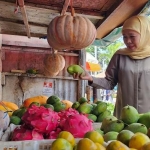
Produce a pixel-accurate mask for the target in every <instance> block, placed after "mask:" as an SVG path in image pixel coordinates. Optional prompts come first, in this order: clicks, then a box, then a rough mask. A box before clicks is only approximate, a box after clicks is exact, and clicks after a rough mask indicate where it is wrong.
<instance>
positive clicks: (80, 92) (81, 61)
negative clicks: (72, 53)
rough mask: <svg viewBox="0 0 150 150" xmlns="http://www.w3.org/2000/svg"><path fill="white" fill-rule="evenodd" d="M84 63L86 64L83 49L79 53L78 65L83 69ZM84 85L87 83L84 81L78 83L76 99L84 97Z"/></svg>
mask: <svg viewBox="0 0 150 150" xmlns="http://www.w3.org/2000/svg"><path fill="white" fill-rule="evenodd" d="M85 63H86V51H85V50H84V49H83V50H80V51H79V65H82V66H83V67H85ZM86 83H87V81H84V80H79V81H78V93H77V98H78V99H79V98H80V97H84V96H85V92H86Z"/></svg>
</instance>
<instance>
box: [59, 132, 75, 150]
mask: <svg viewBox="0 0 150 150" xmlns="http://www.w3.org/2000/svg"><path fill="white" fill-rule="evenodd" d="M57 138H63V139H65V140H67V141H68V142H69V143H70V144H71V145H72V147H74V146H75V138H74V136H73V135H72V134H71V133H70V132H68V131H61V132H60V133H59V134H58V137H57Z"/></svg>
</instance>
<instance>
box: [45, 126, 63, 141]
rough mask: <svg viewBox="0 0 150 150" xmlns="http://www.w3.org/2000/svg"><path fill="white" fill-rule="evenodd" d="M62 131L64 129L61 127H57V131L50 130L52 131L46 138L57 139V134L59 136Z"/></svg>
mask: <svg viewBox="0 0 150 150" xmlns="http://www.w3.org/2000/svg"><path fill="white" fill-rule="evenodd" d="M61 131H62V130H61V128H57V129H56V130H55V131H52V132H50V133H49V134H48V135H47V137H46V139H56V138H57V136H58V134H59V133H60V132H61Z"/></svg>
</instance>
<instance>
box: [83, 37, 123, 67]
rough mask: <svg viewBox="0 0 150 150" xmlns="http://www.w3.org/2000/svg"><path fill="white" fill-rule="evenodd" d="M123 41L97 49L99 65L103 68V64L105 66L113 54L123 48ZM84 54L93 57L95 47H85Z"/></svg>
mask: <svg viewBox="0 0 150 150" xmlns="http://www.w3.org/2000/svg"><path fill="white" fill-rule="evenodd" d="M123 45H124V44H123V41H122V40H120V39H119V40H117V41H115V42H114V43H112V44H110V45H108V46H106V47H105V48H103V49H102V48H101V47H97V53H98V55H97V60H98V61H99V63H100V64H101V65H102V66H103V65H104V64H105V65H106V66H107V65H108V63H109V61H110V59H111V58H112V56H113V54H114V53H115V52H116V51H117V50H118V49H119V48H121V47H122V46H123ZM85 50H86V52H89V53H91V54H92V55H93V56H95V46H94V45H90V46H89V47H87V48H86V49H85Z"/></svg>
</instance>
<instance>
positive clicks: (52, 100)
mask: <svg viewBox="0 0 150 150" xmlns="http://www.w3.org/2000/svg"><path fill="white" fill-rule="evenodd" d="M57 102H60V98H59V97H58V96H55V95H52V96H50V97H49V98H48V99H47V102H46V103H47V104H51V105H53V104H55V103H57Z"/></svg>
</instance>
